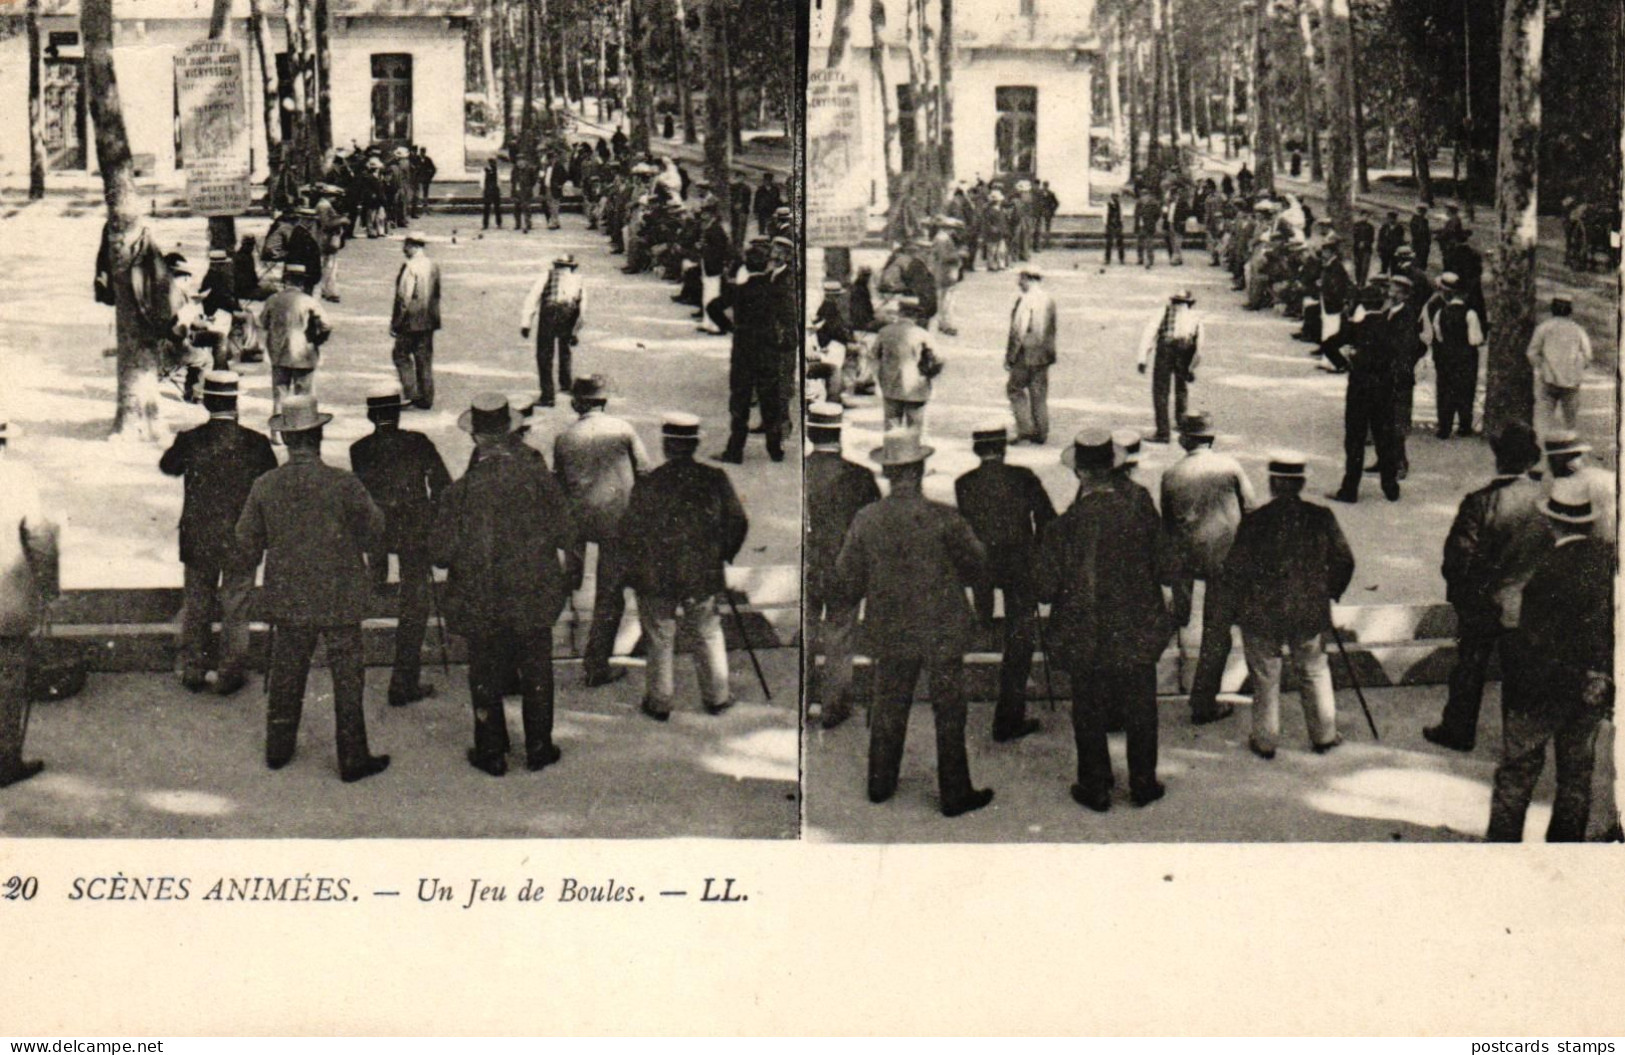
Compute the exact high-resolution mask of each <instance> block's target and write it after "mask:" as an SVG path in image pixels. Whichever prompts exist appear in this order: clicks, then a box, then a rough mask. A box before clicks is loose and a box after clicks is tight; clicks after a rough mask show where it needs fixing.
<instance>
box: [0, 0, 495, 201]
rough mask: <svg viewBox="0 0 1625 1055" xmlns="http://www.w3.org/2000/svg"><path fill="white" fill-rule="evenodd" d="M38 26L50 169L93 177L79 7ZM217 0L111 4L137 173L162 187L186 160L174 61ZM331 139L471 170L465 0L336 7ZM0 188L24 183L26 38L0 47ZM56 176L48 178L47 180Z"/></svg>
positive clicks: (46, 7)
mask: <svg viewBox="0 0 1625 1055" xmlns="http://www.w3.org/2000/svg"><path fill="white" fill-rule="evenodd" d="M41 6H42V18H41V19H40V44H41V48H42V49H43V51H44V52H45V54H44V58H43V61H42V83H43V92H42V101H43V109H44V119H45V120H44V124H45V139H46V153H47V157H48V164H49V171H54V172H60V173H69V174H71V173H93V172H95V171H96V169H97V165H96V140H95V130H94V129H93V128H92V126H91V121H90V107H89V100H88V89H89V85H88V81H87V75H86V70H85V64H84V40H83V37H82V36H81V34H80V29H79V5H78V0H44V2H43V3H42V5H41ZM211 6H212V4H211V2H210V0H114V7H113V13H114V35H113V48H114V51H113V64H114V69H115V71H116V73H117V75H118V87H119V97H120V100H121V102H122V103H123V107H124V122H125V127H126V131H127V132H128V134H129V137H130V150H131V152H132V153H133V154H134V155H135V156H136V161H137V167H138V172H139V173H140V174H141V175H143V176H144V177H146V178H150V179H153V180H155V181H157V182H158V183H159V184H161V185H165V186H179V185H181V184H183V183H184V168H183V165H184V160H185V159H184V158H181V157H178V156H177V155H178V150H179V144H178V143H177V141H176V98H175V78H174V72H173V70H174V59H175V56H176V55H177V54H178V53H179V52H180V51H181V50H182V49H183V48H185V47H186V46H187V45H188V44H191V43H193V42H194V41H199V40H203V39H204V38H206V37H207V36H208V29H209V13H210V8H211ZM281 6H282V5H281V4H280V3H276V2H274V0H267V2H265V3H264V5H263V7H264V10H265V12H266V16H267V21H268V23H269V25H270V30H271V41H272V46H273V47H274V48H275V49H276V51H277V52H278V54H279V56H281V57H280V59H279V60H273V61H282V62H285V61H286V57H285V54H284V53H285V52H286V48H287V35H286V32H285V30H284V28H283V24H282V20H281V18H280V17H271V13H272V12H280V11H281ZM328 6H329V14H330V22H331V27H332V28H331V31H330V34H329V38H328V39H329V45H330V52H331V55H332V78H333V83H332V91H331V99H332V114H333V142H334V144H335V145H337V146H345V147H347V146H349V145H350V144H351V143H352V141H353V142H355V143H359V144H360V145H362V146H366V145H368V144H369V143H374V142H388V143H405V142H410V143H412V144H414V145H421V146H424V147H427V148H428V150H429V154H430V156H431V157H433V158H434V159H435V163H436V164H437V165H438V166H439V169H440V171H441V172H442V173H445V174H447V175H450V174H452V173H461V172H462V169H463V162H464V145H463V95H464V81H465V67H464V32H465V27H466V24H467V21H468V17H469V15H470V13H471V8H470V4H469V0H411V2H403V0H329V5H328ZM247 19H248V3H247V0H236V3H235V4H234V6H233V9H232V20H231V27H230V32H229V35H228V36H229V40H230V42H231V43H232V44H233V45H234V46H235V47H236V48H237V49H238V50H239V51H240V52H241V53H242V55H243V72H244V78H245V84H244V97H245V102H246V104H247V112H248V119H249V125H250V127H251V129H252V137H253V140H252V141H253V146H252V150H253V164H254V173H255V178H256V179H259V178H263V177H264V175H265V173H266V148H265V124H264V119H263V116H262V114H263V110H262V105H263V103H262V100H263V98H264V95H263V92H262V89H261V85H262V83H263V81H262V78H261V74H260V65H259V61H258V58H257V56H256V51H255V48H254V46H253V42H252V41H251V40H250V39H249V35H248V22H247ZM0 98H3V99H9V100H14V101H15V103H16V105H8V106H0V181H3V182H4V183H5V185H7V186H19V185H23V184H26V182H27V179H28V115H27V109H26V107H25V106H24V105H23V103H24V101H25V100H26V99H27V98H28V49H27V40H26V38H25V36H24V35H23V34H21V33H18V34H16V35H15V36H13V37H11V38H10V39H7V40H4V41H0ZM47 179H48V180H49V176H47Z"/></svg>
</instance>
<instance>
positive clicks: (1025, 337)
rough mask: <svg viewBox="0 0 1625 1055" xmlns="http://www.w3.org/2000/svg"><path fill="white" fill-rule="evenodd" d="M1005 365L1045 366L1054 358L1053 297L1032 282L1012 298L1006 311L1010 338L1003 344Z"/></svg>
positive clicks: (1053, 360)
mask: <svg viewBox="0 0 1625 1055" xmlns="http://www.w3.org/2000/svg"><path fill="white" fill-rule="evenodd" d="M1004 362H1005V365H1006V366H1014V365H1015V364H1016V363H1018V362H1019V363H1021V364H1022V365H1024V366H1049V365H1050V364H1052V363H1054V362H1055V301H1054V300H1053V299H1052V298H1051V297H1050V295H1049V291H1048V290H1046V289H1045V288H1044V287H1043V286H1042V285H1040V284H1038V283H1034V284H1033V285H1032V286H1031V287H1029V288H1028V289H1027V291H1026V292H1024V293H1023V294H1022V295H1021V296H1019V297H1017V298H1016V306H1015V308H1014V309H1013V310H1012V311H1011V312H1010V339H1009V341H1008V342H1006V344H1005V352H1004Z"/></svg>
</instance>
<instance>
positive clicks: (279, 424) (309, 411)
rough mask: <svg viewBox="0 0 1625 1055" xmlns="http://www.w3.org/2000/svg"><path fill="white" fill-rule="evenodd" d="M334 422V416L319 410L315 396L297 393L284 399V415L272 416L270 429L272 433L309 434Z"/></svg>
mask: <svg viewBox="0 0 1625 1055" xmlns="http://www.w3.org/2000/svg"><path fill="white" fill-rule="evenodd" d="M332 420H333V415H331V414H323V413H321V412H320V411H319V410H318V409H317V407H316V397H315V396H311V395H305V394H303V393H296V394H294V395H290V396H285V397H284V398H283V400H282V413H280V414H272V415H271V421H270V429H271V431H272V432H308V431H309V430H311V429H319V428H321V427H322V426H323V425H326V424H327V423H328V422H329V421H332Z"/></svg>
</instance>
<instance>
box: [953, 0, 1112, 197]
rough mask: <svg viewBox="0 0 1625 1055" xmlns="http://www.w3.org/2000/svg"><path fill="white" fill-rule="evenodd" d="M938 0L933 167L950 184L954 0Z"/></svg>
mask: <svg viewBox="0 0 1625 1055" xmlns="http://www.w3.org/2000/svg"><path fill="white" fill-rule="evenodd" d="M940 2H941V5H942V7H941V10H940V15H941V21H942V28H941V35H940V36H939V37H938V38H937V47H938V48H939V49H940V51H941V57H940V58H938V60H937V68H938V70H939V71H940V73H941V76H940V78H939V79H940V81H941V89H942V105H941V108H940V110H939V112H938V121H939V123H940V132H939V135H938V139H937V150H938V151H939V155H940V157H941V164H939V165H938V166H937V171H938V172H939V173H940V174H941V176H942V185H943V186H944V187H952V186H953V183H954V180H955V179H957V178H958V177H957V176H956V175H955V173H954V0H940ZM1119 116H1121V115H1119Z"/></svg>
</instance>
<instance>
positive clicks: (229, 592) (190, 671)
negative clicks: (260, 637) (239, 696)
mask: <svg viewBox="0 0 1625 1055" xmlns="http://www.w3.org/2000/svg"><path fill="white" fill-rule="evenodd" d="M184 569H185V570H184V572H183V578H182V590H183V594H184V597H185V602H184V604H183V605H182V607H181V670H182V672H183V673H184V674H186V676H187V677H189V678H192V677H197V678H201V677H202V676H203V673H204V672H205V671H206V670H207V669H208V660H207V658H206V656H207V653H208V648H209V631H210V628H211V627H212V625H213V623H214V619H215V614H216V612H218V613H219V617H220V655H219V664H218V670H219V671H220V673H221V675H222V676H223V677H224V676H227V675H233V674H236V675H240V674H242V673H243V668H244V667H245V666H246V665H247V662H248V601H249V598H250V597H251V596H252V595H253V592H254V569H252V568H249V569H247V570H243V569H240V568H230V567H222V566H221V565H219V564H215V563H212V562H205V561H192V562H190V563H188V564H186V565H184Z"/></svg>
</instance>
